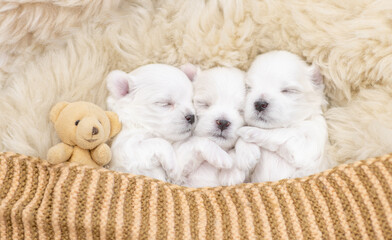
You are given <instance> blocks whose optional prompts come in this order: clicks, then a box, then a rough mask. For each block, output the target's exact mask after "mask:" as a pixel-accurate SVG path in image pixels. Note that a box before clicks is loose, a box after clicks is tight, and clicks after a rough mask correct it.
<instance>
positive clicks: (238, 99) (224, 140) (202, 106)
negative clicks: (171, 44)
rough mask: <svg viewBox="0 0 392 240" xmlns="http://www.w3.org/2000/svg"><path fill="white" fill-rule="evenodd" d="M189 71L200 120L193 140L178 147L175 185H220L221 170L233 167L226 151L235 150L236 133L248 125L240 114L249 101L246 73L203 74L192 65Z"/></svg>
mask: <svg viewBox="0 0 392 240" xmlns="http://www.w3.org/2000/svg"><path fill="white" fill-rule="evenodd" d="M185 72H187V73H188V76H190V77H191V78H192V76H194V77H193V79H194V80H193V87H194V97H193V101H194V104H195V108H196V113H197V118H198V121H197V123H196V127H195V130H194V135H193V136H192V137H191V138H190V139H188V140H186V141H184V142H178V143H175V144H174V148H175V151H176V154H177V159H178V164H179V168H178V169H177V172H176V174H173V175H172V176H173V178H174V179H175V180H174V182H175V183H177V184H179V185H184V186H188V187H214V186H219V185H222V184H221V182H220V178H219V172H220V170H221V169H229V168H231V167H232V166H233V159H232V158H231V157H230V156H229V154H228V153H227V152H226V151H229V150H230V149H232V148H233V147H234V145H235V143H236V140H237V138H238V135H237V133H236V131H237V130H238V129H239V128H240V127H241V126H243V124H244V121H243V118H242V116H241V115H240V111H241V109H242V107H243V103H244V100H245V84H244V77H245V73H244V72H242V71H241V70H239V69H236V68H226V67H215V68H212V69H209V70H205V71H200V70H196V68H195V67H194V66H192V65H187V66H186V67H185ZM190 73H191V74H190Z"/></svg>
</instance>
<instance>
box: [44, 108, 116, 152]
mask: <svg viewBox="0 0 392 240" xmlns="http://www.w3.org/2000/svg"><path fill="white" fill-rule="evenodd" d="M50 120H51V121H52V122H53V124H54V128H55V129H56V132H57V135H58V136H59V138H60V139H61V141H62V142H63V143H66V144H68V145H71V146H78V147H80V148H83V149H89V150H91V149H94V148H95V147H97V146H98V145H99V144H101V143H104V142H106V141H107V140H109V139H110V138H112V137H114V136H115V135H116V134H117V133H119V132H120V130H121V123H120V121H119V119H118V116H117V114H115V113H114V112H109V111H104V110H102V109H101V108H100V107H98V106H97V105H95V104H93V103H89V102H82V101H80V102H73V103H68V102H59V103H57V104H56V105H55V106H54V107H53V108H52V109H51V111H50Z"/></svg>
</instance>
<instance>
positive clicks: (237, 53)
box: [0, 0, 392, 162]
mask: <svg viewBox="0 0 392 240" xmlns="http://www.w3.org/2000/svg"><path fill="white" fill-rule="evenodd" d="M6 2H7V3H4V2H3V3H0V113H1V115H0V151H15V152H19V153H23V154H28V155H32V156H39V157H45V155H46V152H47V150H48V148H49V147H50V146H51V145H53V144H55V143H56V142H57V141H58V139H57V137H56V135H55V132H54V129H53V126H51V124H50V123H49V118H48V112H49V109H50V108H51V107H52V105H54V104H55V103H56V102H58V101H61V100H68V101H76V100H86V101H91V102H94V103H97V104H98V105H100V106H102V107H105V98H106V96H107V91H106V88H105V83H104V78H105V76H106V74H107V73H108V72H109V71H110V70H113V69H121V70H124V71H131V70H132V69H134V68H136V67H138V66H140V65H143V64H147V63H153V62H160V63H168V64H173V65H176V66H178V65H180V64H183V63H186V62H192V63H195V64H199V65H200V66H202V67H203V68H207V67H212V66H216V65H226V66H227V65H233V66H237V67H240V68H242V69H243V70H246V69H247V67H248V66H249V64H250V62H251V61H252V60H253V59H254V57H255V56H256V55H257V54H259V53H262V52H266V51H269V50H274V49H285V50H289V51H292V52H293V53H296V54H299V55H301V56H303V57H304V59H306V60H307V61H308V62H315V63H317V64H318V65H319V66H320V68H321V70H322V73H323V75H324V77H325V83H326V86H327V87H326V94H327V96H328V100H329V102H330V105H329V107H328V109H327V111H326V118H327V121H328V126H329V134H330V142H331V147H330V149H329V151H328V152H329V154H330V156H331V158H332V159H334V160H336V161H338V162H345V161H355V160H358V159H363V158H367V157H371V156H376V155H380V154H383V153H388V152H392V121H391V119H392V67H391V66H392V14H391V13H392V1H390V0H377V1H374V0H347V1H342V0H327V1H313V0H299V1H286V0H262V1H260V0H246V1H245V0H243V1H241V0H233V1H225V0H208V1H207V0H187V1H177V0H150V1H149V0H128V1H125V0H124V1H121V0H114V1H113V0H82V1H79V0H78V1H77V0H52V1H50V0H9V1H6Z"/></svg>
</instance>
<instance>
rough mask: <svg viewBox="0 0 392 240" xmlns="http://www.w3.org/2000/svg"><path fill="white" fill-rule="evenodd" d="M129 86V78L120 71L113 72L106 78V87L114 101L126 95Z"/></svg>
mask: <svg viewBox="0 0 392 240" xmlns="http://www.w3.org/2000/svg"><path fill="white" fill-rule="evenodd" d="M131 84H132V78H131V76H129V74H127V73H125V72H123V71H120V70H114V71H112V72H110V73H109V75H108V76H107V77H106V86H107V88H108V90H109V92H110V94H111V95H112V96H113V97H114V98H115V99H119V98H122V97H124V96H125V95H127V94H128V93H129V90H130V85H131Z"/></svg>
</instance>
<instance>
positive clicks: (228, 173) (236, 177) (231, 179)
mask: <svg viewBox="0 0 392 240" xmlns="http://www.w3.org/2000/svg"><path fill="white" fill-rule="evenodd" d="M244 181H245V172H244V171H241V170H239V169H237V168H230V169H222V170H221V171H220V172H219V182H220V184H221V185H223V186H231V185H236V184H240V183H243V182H244Z"/></svg>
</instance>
